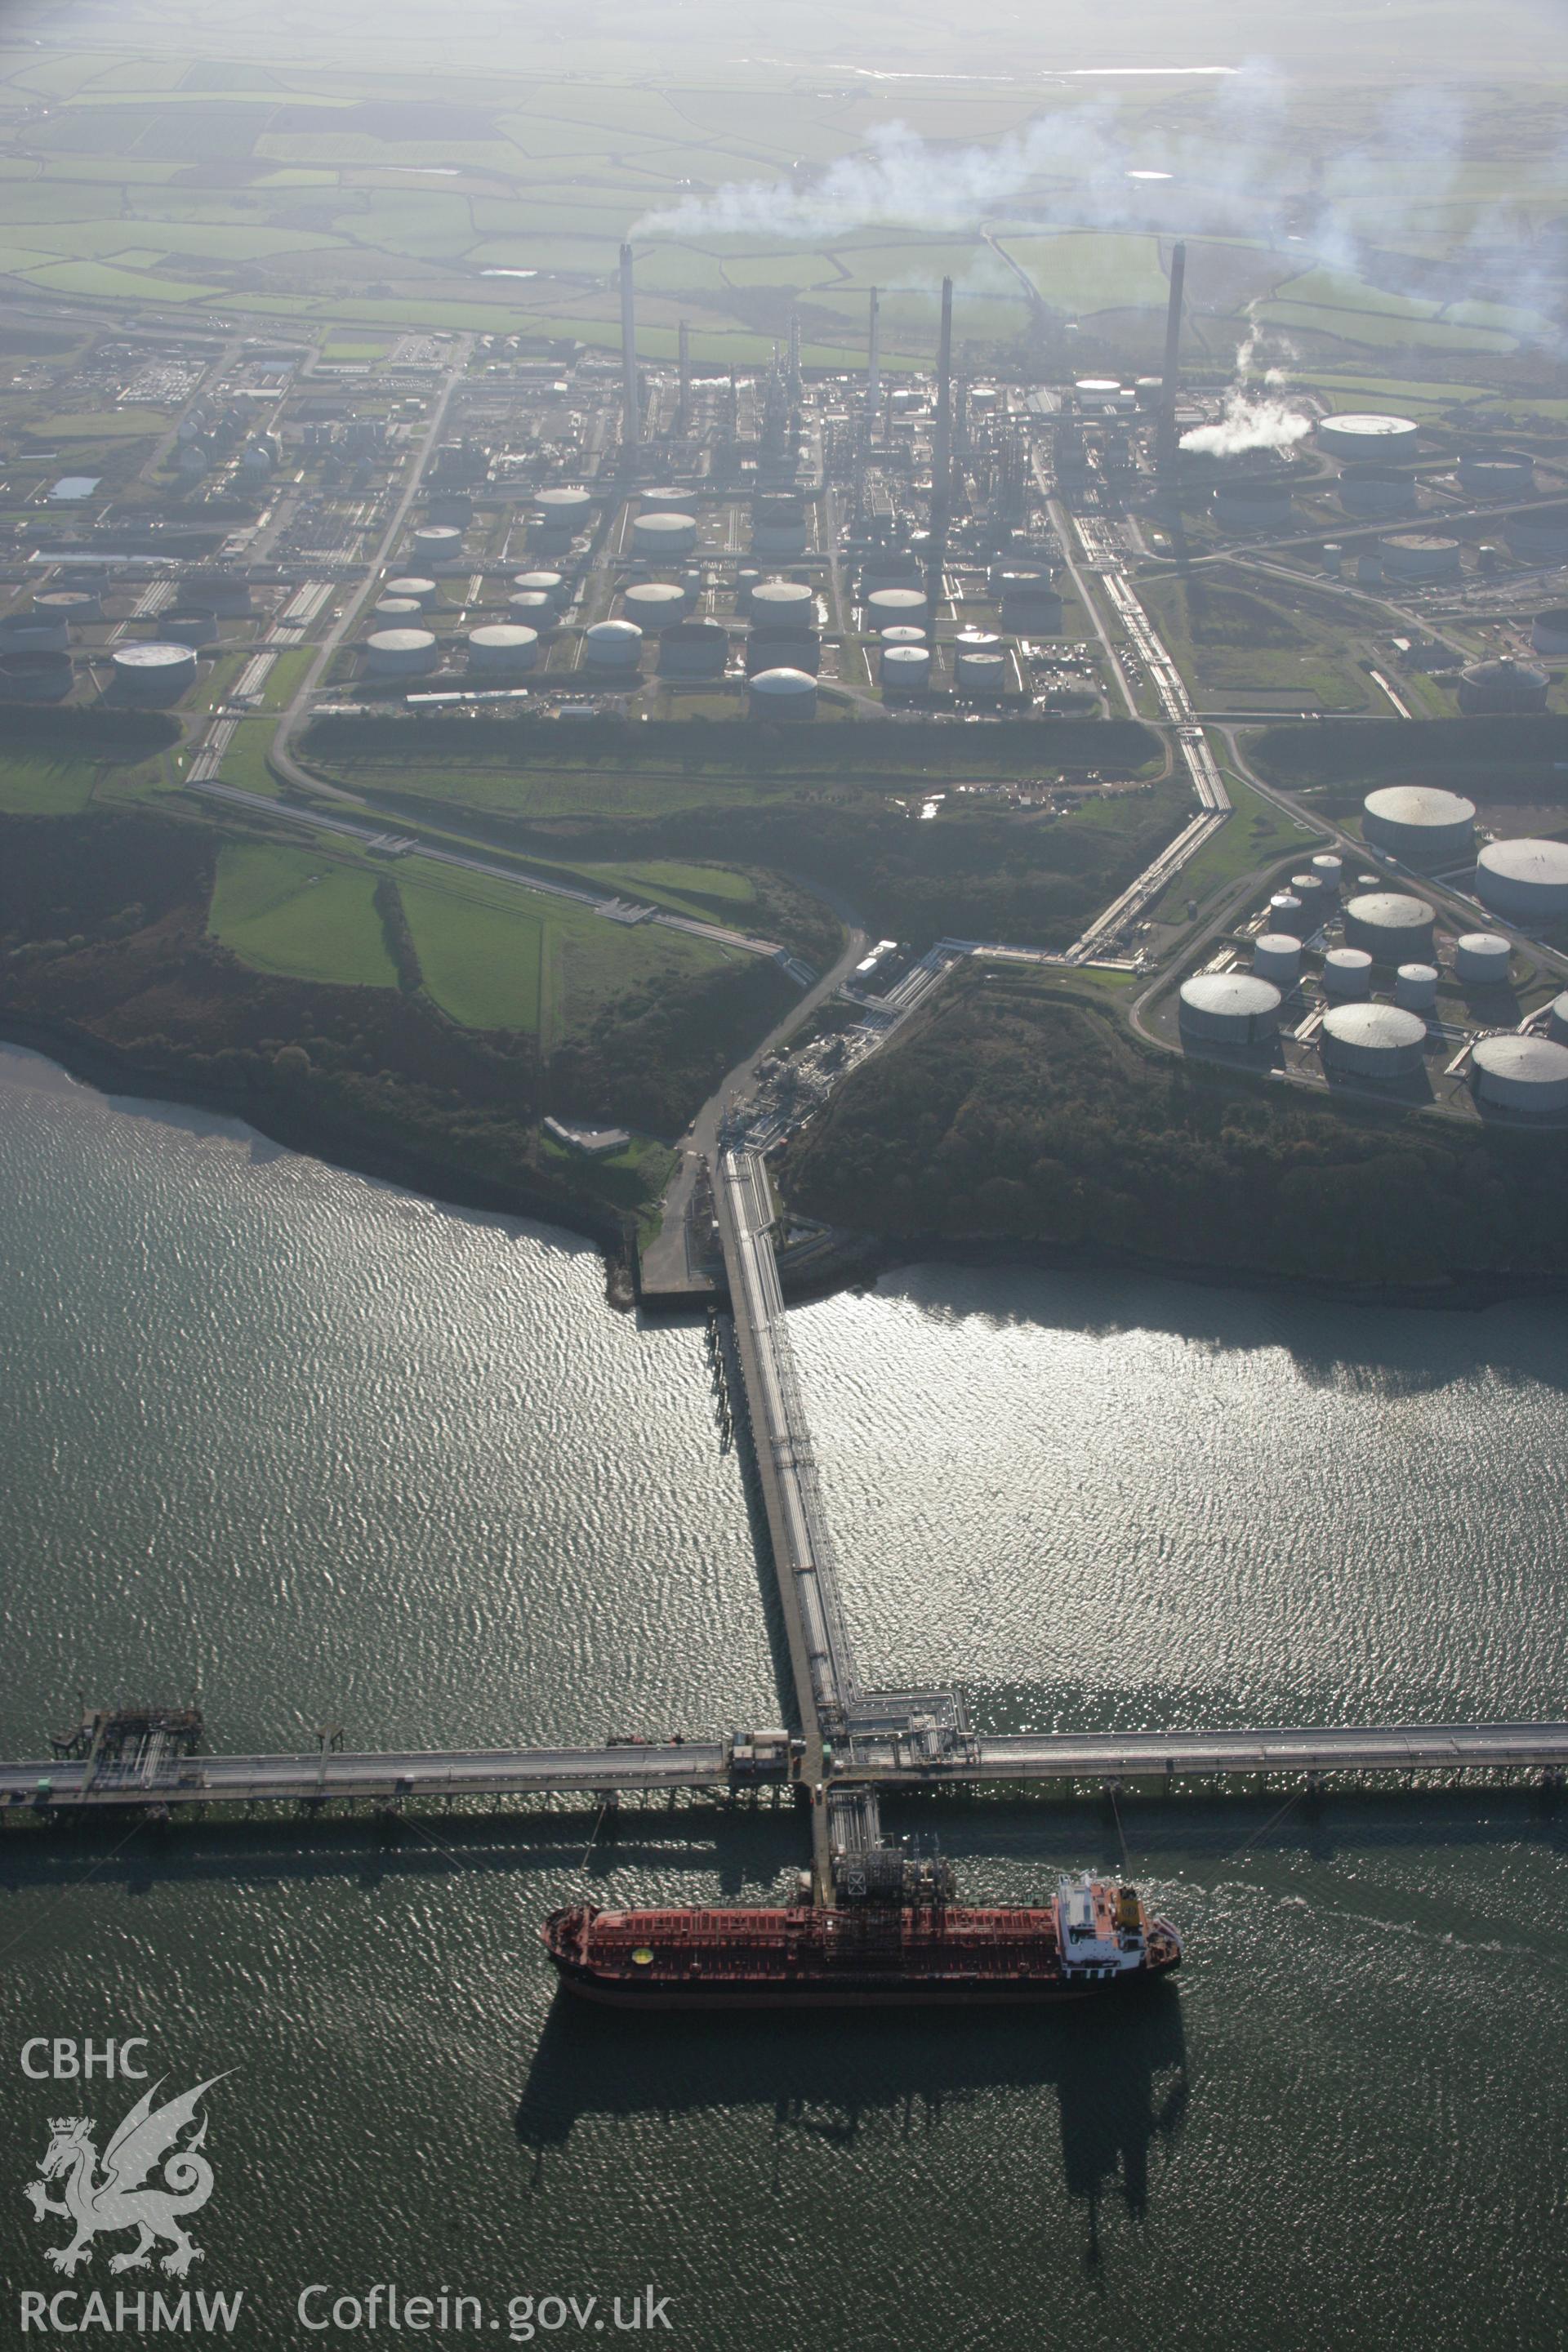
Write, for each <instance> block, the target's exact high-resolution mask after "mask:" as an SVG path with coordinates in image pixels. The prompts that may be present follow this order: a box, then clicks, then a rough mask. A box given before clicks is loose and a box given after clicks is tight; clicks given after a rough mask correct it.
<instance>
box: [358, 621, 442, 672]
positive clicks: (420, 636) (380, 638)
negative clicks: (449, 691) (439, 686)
mask: <svg viewBox="0 0 1568 2352" xmlns="http://www.w3.org/2000/svg"><path fill="white" fill-rule="evenodd" d="M364 657H365V667H366V669H367V670H368V671H369V673H370V676H371V677H425V676H426V675H427V673H428V672H429V671H431V670H433V669H434V668H435V667H436V665H437V661H438V660H439V659H440V647H439V646H438V645H437V641H436V638H435V636H434V635H432V633H431V632H430V630H428V629H375V630H373V631H372V633H371V635H369V636H368V637H366V639H365V641H364Z"/></svg>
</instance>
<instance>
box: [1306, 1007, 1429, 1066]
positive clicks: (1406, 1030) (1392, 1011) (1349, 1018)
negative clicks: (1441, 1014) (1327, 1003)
mask: <svg viewBox="0 0 1568 2352" xmlns="http://www.w3.org/2000/svg"><path fill="white" fill-rule="evenodd" d="M1323 1029H1324V1032H1325V1034H1327V1035H1328V1036H1330V1037H1332V1038H1333V1039H1334V1040H1335V1041H1336V1042H1337V1043H1338V1044H1339V1045H1359V1046H1360V1047H1361V1048H1362V1049H1363V1052H1364V1051H1365V1050H1366V1049H1367V1048H1368V1047H1372V1048H1373V1049H1375V1050H1376V1051H1377V1052H1379V1053H1386V1054H1397V1053H1398V1052H1400V1051H1401V1050H1402V1049H1403V1048H1406V1047H1408V1046H1411V1045H1419V1044H1420V1043H1421V1041H1422V1039H1423V1038H1424V1037H1425V1036H1426V1023H1425V1021H1423V1020H1422V1018H1421V1016H1420V1014H1419V1013H1406V1012H1405V1009H1404V1007H1403V1006H1402V1005H1398V1004H1336V1005H1335V1006H1334V1007H1333V1008H1332V1010H1331V1012H1328V1013H1324V1015H1323Z"/></svg>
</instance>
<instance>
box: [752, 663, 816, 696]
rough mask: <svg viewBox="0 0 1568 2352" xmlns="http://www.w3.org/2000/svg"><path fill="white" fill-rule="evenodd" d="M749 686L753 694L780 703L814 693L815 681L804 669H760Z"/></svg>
mask: <svg viewBox="0 0 1568 2352" xmlns="http://www.w3.org/2000/svg"><path fill="white" fill-rule="evenodd" d="M749 684H750V687H751V690H752V693H753V694H763V695H768V696H770V697H773V698H776V699H777V700H778V701H780V702H788V701H791V700H794V699H796V698H799V697H801V696H803V695H807V694H815V693H816V679H815V678H814V677H812V676H811V675H810V673H809V672H808V671H806V670H804V669H760V670H758V672H757V674H756V676H755V677H753V678H752V679H751V680H749Z"/></svg>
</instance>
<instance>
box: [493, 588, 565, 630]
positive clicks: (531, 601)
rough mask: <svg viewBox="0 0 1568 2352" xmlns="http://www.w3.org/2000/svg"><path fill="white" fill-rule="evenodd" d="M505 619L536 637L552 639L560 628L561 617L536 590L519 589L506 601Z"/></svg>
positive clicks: (546, 597) (547, 598) (548, 599)
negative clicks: (529, 631) (528, 630)
mask: <svg viewBox="0 0 1568 2352" xmlns="http://www.w3.org/2000/svg"><path fill="white" fill-rule="evenodd" d="M506 616H507V619H508V620H509V621H510V622H512V623H513V624H514V625H515V626H516V627H518V628H520V629H532V630H533V631H534V633H535V635H538V636H541V637H552V636H553V635H555V632H556V630H557V629H558V628H559V627H560V626H561V615H560V614H559V613H558V612H557V611H556V609H555V606H554V605H553V604H552V603H551V601H550V598H549V597H548V596H546V595H544V594H542V592H541V591H540V590H539V589H537V588H520V589H519V590H518V591H517V593H516V594H515V595H512V596H509V597H508V598H507V600H506Z"/></svg>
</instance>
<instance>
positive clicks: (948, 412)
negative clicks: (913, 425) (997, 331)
mask: <svg viewBox="0 0 1568 2352" xmlns="http://www.w3.org/2000/svg"><path fill="white" fill-rule="evenodd" d="M951 501H952V278H943V279H942V336H941V340H940V341H939V342H938V344H937V354H936V431H935V433H934V434H933V435H932V436H931V568H930V575H929V577H928V579H927V582H926V594H927V596H928V597H929V598H930V600H931V611H932V614H933V615H934V614H935V610H936V606H937V604H939V603H940V601H941V598H942V561H943V558H944V557H945V555H946V553H947V525H948V508H949V505H950V504H951Z"/></svg>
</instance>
